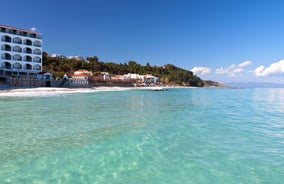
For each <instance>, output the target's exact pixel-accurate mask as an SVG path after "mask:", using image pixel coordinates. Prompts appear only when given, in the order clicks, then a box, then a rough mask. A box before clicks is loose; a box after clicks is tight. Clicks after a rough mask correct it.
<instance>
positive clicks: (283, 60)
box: [0, 0, 284, 83]
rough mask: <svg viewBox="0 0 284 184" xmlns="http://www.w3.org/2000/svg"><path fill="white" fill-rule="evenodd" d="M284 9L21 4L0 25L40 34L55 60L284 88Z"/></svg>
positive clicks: (50, 0) (12, 4)
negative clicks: (89, 60) (169, 68)
mask: <svg viewBox="0 0 284 184" xmlns="http://www.w3.org/2000/svg"><path fill="white" fill-rule="evenodd" d="M283 10H284V1H283V0H80V1H79V0H72V1H71V0H25V1H23V0H13V1H3V2H1V16H0V24H4V25H8V26H13V27H18V28H23V29H35V30H36V31H38V32H39V33H41V34H42V37H43V51H45V52H47V53H48V54H54V53H56V54H63V55H66V56H75V55H81V56H83V57H85V58H86V57H93V56H97V57H98V58H99V60H100V61H104V62H116V63H127V62H128V61H130V60H131V61H136V62H137V63H139V64H142V65H145V64H146V63H147V62H149V63H150V64H151V65H152V66H153V65H157V66H162V65H165V64H174V65H176V66H178V67H181V68H184V69H186V70H191V71H193V72H194V74H195V75H197V76H199V77H201V78H202V79H206V80H207V79H208V80H215V81H218V82H223V83H228V82H249V81H255V82H273V83H284V31H283V30H284V11H283Z"/></svg>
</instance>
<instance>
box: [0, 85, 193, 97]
mask: <svg viewBox="0 0 284 184" xmlns="http://www.w3.org/2000/svg"><path fill="white" fill-rule="evenodd" d="M171 88H196V87H182V86H163V87H160V86H154V87H105V86H99V87H93V88H53V87H36V88H7V87H6V88H0V97H5V96H6V97H17V96H18V97H25V96H43V97H44V96H50V95H59V94H68V93H92V92H100V91H126V90H146V91H167V90H168V89H171Z"/></svg>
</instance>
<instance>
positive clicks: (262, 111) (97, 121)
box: [0, 89, 284, 184]
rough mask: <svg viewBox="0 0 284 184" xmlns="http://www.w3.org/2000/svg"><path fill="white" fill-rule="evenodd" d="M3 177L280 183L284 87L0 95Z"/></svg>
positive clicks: (15, 179)
mask: <svg viewBox="0 0 284 184" xmlns="http://www.w3.org/2000/svg"><path fill="white" fill-rule="evenodd" d="M0 183H74V184H77V183H135V184H136V183H143V184H144V183H153V184H156V183H171V184H172V183H279V184H280V183H281V184H282V183H284V89H169V90H168V91H159V92H153V91H142V90H132V91H107V92H106V91H105V92H94V93H74V94H60V95H55V96H47V97H42V96H40V97H36V96H33V97H0Z"/></svg>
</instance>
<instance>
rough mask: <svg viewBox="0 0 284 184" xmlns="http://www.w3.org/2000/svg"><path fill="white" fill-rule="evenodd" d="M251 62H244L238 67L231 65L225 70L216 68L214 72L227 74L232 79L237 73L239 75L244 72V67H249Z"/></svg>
mask: <svg viewBox="0 0 284 184" xmlns="http://www.w3.org/2000/svg"><path fill="white" fill-rule="evenodd" d="M251 63H252V62H251V61H244V62H242V63H240V64H238V65H235V64H231V65H230V66H229V67H227V68H223V67H221V68H217V69H216V70H215V73H216V74H227V75H229V76H230V77H234V76H235V75H236V74H237V73H241V72H243V71H244V69H243V68H244V67H246V66H248V65H250V64H251Z"/></svg>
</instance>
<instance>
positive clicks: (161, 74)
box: [43, 53, 204, 87]
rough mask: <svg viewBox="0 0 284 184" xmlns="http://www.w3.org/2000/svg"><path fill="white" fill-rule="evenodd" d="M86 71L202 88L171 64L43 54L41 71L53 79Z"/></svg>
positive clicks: (193, 78) (199, 82) (191, 77)
mask: <svg viewBox="0 0 284 184" xmlns="http://www.w3.org/2000/svg"><path fill="white" fill-rule="evenodd" d="M79 69H86V70H89V71H92V72H93V73H94V75H96V74H98V73H100V72H108V73H109V74H110V75H122V74H127V73H138V74H141V75H143V74H152V75H154V76H156V77H158V78H159V81H160V82H161V83H163V84H166V85H182V86H196V87H203V86H204V82H203V80H202V79H200V78H199V77H197V76H195V75H193V73H192V72H191V71H188V70H185V69H182V68H179V67H176V66H174V65H172V64H166V65H164V66H151V65H150V64H149V63H147V64H146V65H145V66H143V65H140V64H138V63H136V62H135V61H129V62H128V63H119V64H117V63H114V62H103V61H99V59H98V57H96V56H95V57H88V58H87V62H86V61H78V60H74V59H66V58H53V57H49V56H48V55H47V54H46V53H44V54H43V70H44V71H49V72H51V73H52V74H53V75H54V76H55V77H62V76H63V75H64V74H65V73H67V74H69V75H71V74H72V73H73V72H74V71H76V70H79Z"/></svg>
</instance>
